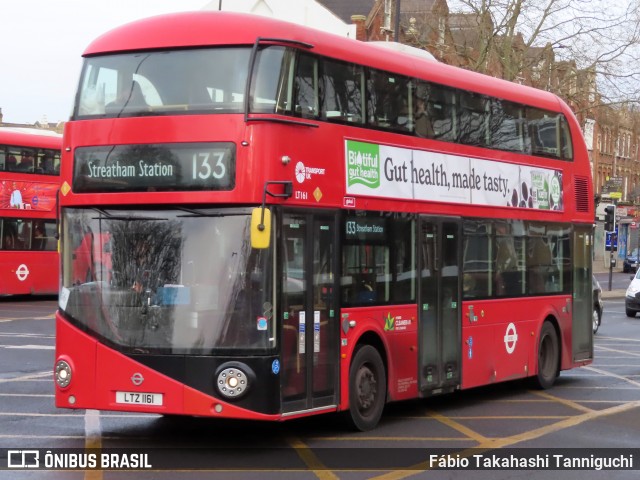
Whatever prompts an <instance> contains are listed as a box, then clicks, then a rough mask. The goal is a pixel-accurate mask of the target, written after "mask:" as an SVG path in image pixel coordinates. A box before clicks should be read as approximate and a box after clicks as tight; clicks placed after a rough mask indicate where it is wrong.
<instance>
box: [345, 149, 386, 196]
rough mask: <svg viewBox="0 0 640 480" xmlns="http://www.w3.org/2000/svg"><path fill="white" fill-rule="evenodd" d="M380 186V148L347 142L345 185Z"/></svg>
mask: <svg viewBox="0 0 640 480" xmlns="http://www.w3.org/2000/svg"><path fill="white" fill-rule="evenodd" d="M356 183H361V184H363V185H365V186H367V187H369V188H374V189H375V188H378V187H379V186H380V146H379V145H374V144H371V143H363V142H356V141H353V140H347V185H348V186H351V185H354V184H356Z"/></svg>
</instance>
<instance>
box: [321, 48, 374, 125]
mask: <svg viewBox="0 0 640 480" xmlns="http://www.w3.org/2000/svg"><path fill="white" fill-rule="evenodd" d="M322 67H323V75H322V81H321V82H320V98H321V101H322V116H323V118H324V119H326V120H329V121H343V122H353V123H363V122H364V95H363V94H362V91H363V88H364V72H363V69H362V67H360V66H358V65H352V64H348V63H342V62H335V61H331V60H325V61H324V62H323V63H322Z"/></svg>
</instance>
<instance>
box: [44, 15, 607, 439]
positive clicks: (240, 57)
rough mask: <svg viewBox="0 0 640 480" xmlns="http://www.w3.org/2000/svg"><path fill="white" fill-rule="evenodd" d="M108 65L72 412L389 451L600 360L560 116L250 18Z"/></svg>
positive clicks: (582, 194)
mask: <svg viewBox="0 0 640 480" xmlns="http://www.w3.org/2000/svg"><path fill="white" fill-rule="evenodd" d="M84 56H85V59H84V66H83V70H82V74H81V78H80V83H79V90H78V93H77V96H76V104H75V107H74V112H73V116H72V118H71V121H69V122H68V123H67V124H66V130H65V137H64V138H65V140H64V142H65V148H64V153H63V155H64V156H65V161H64V162H63V171H62V177H63V178H62V186H61V200H60V201H61V257H62V258H61V264H62V286H61V291H60V297H59V310H58V312H57V315H56V322H57V326H56V328H57V330H56V331H57V336H56V363H55V380H56V405H57V406H58V407H65V408H82V409H84V408H92V409H99V410H120V411H135V412H155V413H159V414H184V415H198V416H213V417H221V418H247V419H259V420H272V421H281V420H286V419H292V418H299V417H302V416H307V415H315V414H320V413H326V412H341V411H344V412H346V413H347V415H346V416H347V418H348V419H349V420H350V422H351V423H352V424H353V425H354V426H355V427H356V428H358V429H360V430H368V429H371V428H374V427H375V426H376V425H377V423H378V422H379V420H380V418H381V415H382V411H383V409H384V405H385V404H386V403H387V402H391V401H397V400H403V399H410V398H417V397H429V396H432V395H437V394H441V393H447V392H453V391H456V390H461V389H467V388H472V387H476V386H480V385H488V384H492V383H496V382H502V381H507V380H513V379H518V378H526V377H530V378H531V380H532V381H533V382H534V383H535V384H536V385H537V386H538V387H540V388H549V387H551V386H552V385H553V383H554V381H555V379H556V377H557V376H558V375H559V374H560V371H562V370H567V369H571V368H574V367H578V366H581V365H585V364H589V363H590V362H591V361H592V358H593V336H592V329H591V305H592V301H591V295H592V288H591V253H592V248H593V218H594V212H593V201H592V198H593V196H592V186H591V172H590V167H589V159H588V156H587V150H586V147H585V144H584V141H583V139H582V135H581V131H580V128H579V125H578V124H577V123H576V119H575V117H574V116H573V114H572V112H571V111H570V110H569V108H568V107H567V106H566V105H565V104H564V103H563V102H562V101H561V100H560V99H559V98H558V97H556V96H554V95H552V94H551V93H548V92H543V91H538V90H535V89H532V88H528V87H524V86H521V85H516V84H512V83H508V82H505V81H502V80H497V79H494V78H490V77H486V76H483V75H479V74H476V73H472V72H469V71H465V70H460V69H457V68H454V67H450V66H447V65H443V64H439V63H437V62H435V61H430V60H426V59H424V58H418V57H417V56H416V57H414V56H412V55H409V54H405V53H398V52H390V51H388V50H386V49H385V48H383V47H381V46H378V45H371V44H366V43H361V42H357V41H354V40H349V39H345V38H340V37H336V36H333V35H330V34H326V33H323V32H320V31H317V30H312V29H308V28H304V27H300V26H297V25H291V24H288V23H285V22H280V21H276V20H272V19H266V18H263V17H257V16H250V15H241V14H231V13H225V12H197V13H184V14H174V15H167V16H159V17H154V18H150V19H147V20H142V21H138V22H134V23H131V24H128V25H125V26H122V27H120V28H118V29H115V30H113V31H111V32H109V33H107V34H105V35H103V36H101V37H100V38H99V39H97V40H96V41H94V42H93V43H92V44H91V45H90V46H89V47H88V48H87V50H86V51H85V54H84ZM87 242H89V243H91V244H92V246H91V247H90V246H88V243H87ZM79 251H84V252H92V254H91V255H88V254H87V255H84V256H82V259H80V256H79V255H78V252H79ZM91 256H93V258H91ZM105 258H108V261H106V262H105V261H102V260H101V259H105ZM87 262H90V263H92V266H90V267H89V268H85V265H86V263H87ZM78 265H81V267H79V266H78ZM84 272H89V273H87V274H85V273H84Z"/></svg>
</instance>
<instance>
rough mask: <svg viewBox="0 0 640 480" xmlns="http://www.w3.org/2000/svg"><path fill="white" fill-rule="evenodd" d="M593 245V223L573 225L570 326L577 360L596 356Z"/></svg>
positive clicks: (574, 355) (574, 359)
mask: <svg viewBox="0 0 640 480" xmlns="http://www.w3.org/2000/svg"><path fill="white" fill-rule="evenodd" d="M592 249H593V227H590V226H589V227H580V226H576V227H574V233H573V325H572V328H571V338H572V349H573V358H572V360H573V361H574V362H580V361H584V360H591V359H593V317H592V315H593V283H592V280H591V275H592V271H591V258H592V253H593V251H592Z"/></svg>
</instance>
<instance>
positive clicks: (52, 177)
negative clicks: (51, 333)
mask: <svg viewBox="0 0 640 480" xmlns="http://www.w3.org/2000/svg"><path fill="white" fill-rule="evenodd" d="M61 145H62V135H60V134H57V133H54V132H50V131H47V130H38V129H35V128H33V129H32V128H11V127H0V278H1V279H2V280H1V281H0V295H21V294H34V295H35V294H57V293H58V289H59V287H60V285H59V276H58V272H59V265H58V264H59V257H58V242H57V240H56V228H57V227H56V195H57V191H58V188H59V180H60V148H61Z"/></svg>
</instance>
